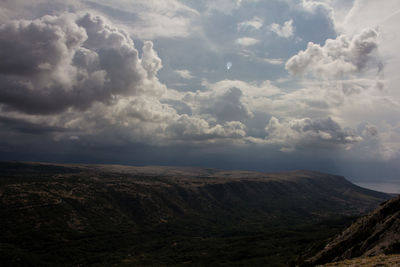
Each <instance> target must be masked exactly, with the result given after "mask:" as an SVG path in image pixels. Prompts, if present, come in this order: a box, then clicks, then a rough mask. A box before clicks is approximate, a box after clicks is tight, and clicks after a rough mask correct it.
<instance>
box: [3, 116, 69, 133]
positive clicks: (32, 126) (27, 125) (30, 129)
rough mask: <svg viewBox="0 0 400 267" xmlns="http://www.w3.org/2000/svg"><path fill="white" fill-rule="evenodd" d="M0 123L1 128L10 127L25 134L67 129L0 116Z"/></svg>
mask: <svg viewBox="0 0 400 267" xmlns="http://www.w3.org/2000/svg"><path fill="white" fill-rule="evenodd" d="M0 125H1V127H2V129H3V130H4V129H10V130H12V131H17V132H20V133H25V134H38V135H41V134H48V133H54V132H65V131H69V130H68V129H65V128H63V127H56V126H49V125H45V124H37V123H32V122H29V121H26V120H22V119H15V118H8V117H4V116H0Z"/></svg>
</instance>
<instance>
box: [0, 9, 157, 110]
mask: <svg viewBox="0 0 400 267" xmlns="http://www.w3.org/2000/svg"><path fill="white" fill-rule="evenodd" d="M0 58H1V59H2V60H1V61H0V102H2V103H3V104H5V105H6V106H8V107H9V108H13V109H17V110H20V111H23V112H26V113H31V114H51V113H59V112H62V111H64V110H66V109H67V108H69V107H73V108H77V109H87V108H88V107H90V105H91V104H92V103H93V102H96V101H100V102H104V103H107V102H110V101H112V99H113V97H114V96H115V95H135V94H142V93H150V94H158V93H159V92H157V90H158V89H159V88H157V86H158V84H157V82H158V80H157V78H156V77H155V75H156V73H157V71H158V70H159V69H160V68H161V60H160V59H159V58H158V56H157V54H156V53H155V52H154V51H153V48H152V43H151V42H145V43H144V47H143V55H142V58H139V54H138V51H137V49H136V48H135V47H134V44H133V41H132V40H131V39H130V37H129V36H128V35H127V34H126V33H125V32H123V31H120V30H118V29H116V28H114V27H112V26H110V25H109V24H107V23H106V22H105V21H104V20H103V19H102V18H100V17H94V16H92V15H89V14H87V15H85V16H83V17H77V16H76V15H73V14H63V15H61V16H44V17H42V18H40V19H36V20H33V21H29V20H18V21H11V22H8V23H5V24H2V25H1V26H0ZM152 83H153V84H152ZM144 84H146V88H145V87H144ZM160 88H161V87H160Z"/></svg>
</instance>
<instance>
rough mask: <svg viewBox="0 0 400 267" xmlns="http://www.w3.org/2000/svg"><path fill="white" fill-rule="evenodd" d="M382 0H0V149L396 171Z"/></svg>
mask: <svg viewBox="0 0 400 267" xmlns="http://www.w3.org/2000/svg"><path fill="white" fill-rule="evenodd" d="M379 3H380V4H379V6H377V1H374V0H364V1H358V0H354V1H347V0H320V1H312V0H309V1H307V0H303V1H300V0H276V1H257V0H241V1H222V0H221V1H211V0H210V1H208V0H204V1H178V0H171V1H168V3H167V1H162V0H152V1H148V0H147V1H124V0H117V1H109V0H99V1H86V0H82V1H78V0H65V1H58V0H56V1H48V0H40V1H34V3H32V1H24V0H18V1H2V2H1V3H0V126H1V127H0V137H1V141H0V158H1V159H5V160H49V161H68V162H104V163H124V164H132V165H134V164H146V165H152V164H153V165H154V164H170V165H197V166H207V167H219V168H230V169H239V168H240V169H256V170H263V171H272V170H274V171H275V170H284V169H285V170H288V169H298V168H303V169H315V170H321V171H326V172H334V173H339V174H343V175H346V176H348V177H349V178H352V179H354V180H377V181H379V180H397V179H398V180H400V177H398V176H397V175H398V173H399V171H400V169H399V167H398V164H397V162H398V161H399V160H400V121H399V118H400V92H399V88H398V85H399V82H400V80H399V78H398V74H397V72H398V69H399V68H400V60H399V56H398V52H397V49H398V47H400V37H399V36H398V33H397V31H398V27H399V26H400V12H399V10H400V3H399V2H398V1H397V0H384V1H379Z"/></svg>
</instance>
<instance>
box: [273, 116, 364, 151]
mask: <svg viewBox="0 0 400 267" xmlns="http://www.w3.org/2000/svg"><path fill="white" fill-rule="evenodd" d="M265 131H266V133H267V136H266V137H265V140H266V143H268V144H273V145H278V146H281V150H282V151H284V152H289V151H290V152H291V151H294V150H295V149H296V148H307V147H312V148H321V147H322V148H346V149H348V148H350V147H351V145H352V144H354V143H357V142H360V141H362V137H360V136H358V135H356V134H354V133H353V132H351V131H347V130H343V129H342V127H340V125H339V124H338V123H337V122H335V121H334V120H332V119H331V118H329V117H328V118H325V119H311V118H302V119H286V120H284V121H283V122H281V121H280V120H279V119H277V118H276V117H271V119H270V121H269V123H268V124H267V126H266V127H265Z"/></svg>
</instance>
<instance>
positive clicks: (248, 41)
mask: <svg viewBox="0 0 400 267" xmlns="http://www.w3.org/2000/svg"><path fill="white" fill-rule="evenodd" d="M259 42H260V40H257V39H255V38H251V37H242V38H238V39H236V41H235V43H237V44H238V45H241V46H252V45H255V44H258V43H259Z"/></svg>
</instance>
